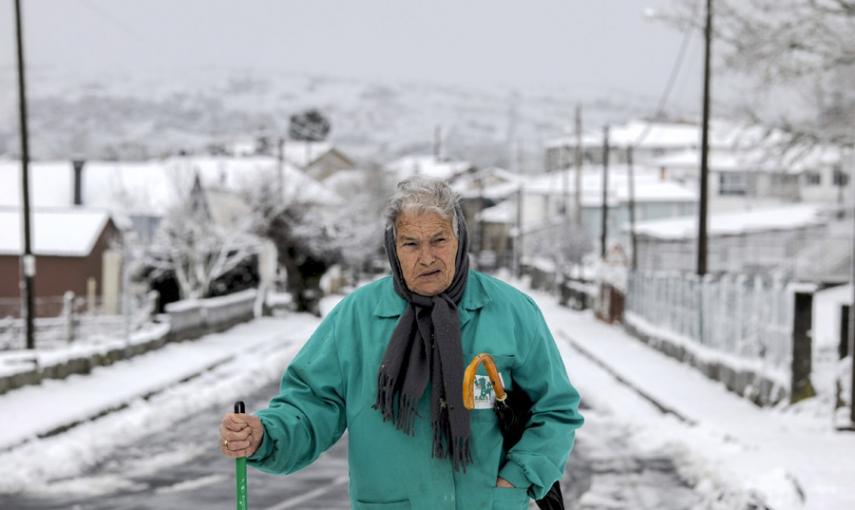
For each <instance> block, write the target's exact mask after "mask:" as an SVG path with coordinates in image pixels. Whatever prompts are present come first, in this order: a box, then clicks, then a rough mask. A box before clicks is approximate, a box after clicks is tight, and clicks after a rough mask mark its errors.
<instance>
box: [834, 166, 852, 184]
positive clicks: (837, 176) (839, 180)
mask: <svg viewBox="0 0 855 510" xmlns="http://www.w3.org/2000/svg"><path fill="white" fill-rule="evenodd" d="M848 184H849V175H847V174H846V173H845V172H843V170H840V169H839V168H837V169H835V170H834V185H835V186H840V187H844V186H846V185H848Z"/></svg>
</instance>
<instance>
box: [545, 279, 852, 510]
mask: <svg viewBox="0 0 855 510" xmlns="http://www.w3.org/2000/svg"><path fill="white" fill-rule="evenodd" d="M530 294H531V295H532V297H534V298H535V300H536V301H537V302H538V304H539V305H540V307H541V308H542V310H543V312H544V315H545V317H546V319H547V322H548V323H549V325H550V328H551V329H552V331H553V333H554V334H555V336H556V341H557V343H558V344H559V347H560V348H561V349H562V351H563V352H562V354H564V356H565V363H566V365H567V367H568V373H569V375H570V377H571V380H572V381H573V382H574V384H576V385H577V386H578V387H579V389H580V393H581V394H582V397H583V399H584V400H586V401H587V402H588V403H589V404H590V405H591V406H592V407H594V408H596V409H598V410H601V409H606V410H611V412H612V413H613V414H614V416H615V418H616V419H619V420H626V421H627V422H629V423H631V424H632V426H633V428H634V430H636V433H635V435H634V440H635V442H636V443H637V445H638V447H639V448H641V449H659V450H664V451H670V453H671V456H672V457H673V458H675V459H676V461H677V462H678V464H679V466H680V469H681V473H682V475H683V476H684V477H685V478H686V480H687V481H688V482H689V483H691V484H692V485H693V486H695V488H696V490H698V491H700V492H702V493H704V494H706V495H708V499H709V504H710V506H709V508H722V509H724V508H728V509H730V508H735V509H741V508H754V507H752V506H750V503H749V502H755V501H758V500H762V501H764V502H765V504H766V505H768V506H769V507H770V508H772V509H773V510H796V509H816V510H838V509H839V510H843V509H850V508H855V492H853V491H852V490H851V484H852V480H855V459H853V458H851V456H850V455H841V453H842V452H855V434H847V433H839V432H835V431H834V429H833V426H832V421H831V408H832V406H833V403H832V402H829V401H827V400H826V399H819V398H815V399H811V400H808V401H805V402H803V403H800V404H797V405H793V406H779V407H777V408H771V409H770V408H759V407H757V406H755V405H753V404H751V403H750V402H748V401H747V400H744V399H742V398H740V397H738V396H736V395H734V394H733V393H731V392H728V391H727V390H726V389H725V388H724V386H723V385H722V384H721V383H718V382H715V381H712V380H710V379H707V378H706V377H704V376H703V375H701V374H700V373H699V372H697V371H696V370H695V369H693V368H691V367H689V366H687V365H684V364H681V363H679V362H677V361H675V360H673V359H671V358H668V357H667V356H665V355H663V354H660V353H659V352H657V351H655V350H653V349H651V348H649V347H647V346H645V345H644V344H642V343H641V342H640V341H638V340H636V339H634V338H632V337H631V336H629V335H628V334H627V333H626V332H624V331H623V330H622V329H621V328H619V327H613V326H608V325H605V324H603V323H600V322H598V321H597V320H595V319H594V317H593V315H592V314H591V313H589V312H583V313H580V312H574V311H570V310H568V309H566V308H562V307H560V306H558V305H557V303H556V299H555V298H554V297H553V296H549V295H546V294H540V293H537V292H530ZM608 372H611V373H612V374H615V375H617V376H618V377H619V378H620V380H621V381H622V382H623V383H625V384H622V383H620V382H618V380H617V379H616V378H615V377H614V376H613V375H609V374H608ZM628 388H633V389H634V390H635V393H634V394H633V393H631V392H629V390H628ZM642 394H643V395H644V396H645V397H644V398H643V397H641V396H640V395H642ZM645 398H649V399H650V400H652V401H654V402H656V404H657V405H658V406H661V407H664V408H667V409H671V410H673V411H674V412H675V413H676V414H677V415H679V416H680V417H681V418H682V419H681V418H677V417H675V416H674V415H670V414H662V413H661V411H660V410H659V409H657V407H656V406H653V405H650V404H649V403H648V402H645ZM584 430H585V429H584V427H583V428H582V429H581V430H580V432H579V434H580V438H581V437H584V433H585V432H584Z"/></svg>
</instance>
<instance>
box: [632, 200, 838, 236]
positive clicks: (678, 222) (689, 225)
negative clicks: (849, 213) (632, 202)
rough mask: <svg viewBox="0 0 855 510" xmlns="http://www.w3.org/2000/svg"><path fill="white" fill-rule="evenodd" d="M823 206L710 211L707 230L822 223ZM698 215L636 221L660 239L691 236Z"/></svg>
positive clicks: (768, 228)
mask: <svg viewBox="0 0 855 510" xmlns="http://www.w3.org/2000/svg"><path fill="white" fill-rule="evenodd" d="M823 211H824V208H823V207H822V206H817V205H806V204H803V205H794V206H788V207H773V208H767V209H754V210H748V211H735V212H728V213H723V214H715V213H713V214H711V215H710V217H709V228H708V233H709V235H711V236H722V235H736V234H744V233H750V232H765V231H771V230H788V229H796V228H803V227H808V226H812V225H823V224H825V223H827V220H826V219H825V218H824V217H823V215H822V214H823ZM697 230H698V219H697V217H694V216H692V217H684V218H675V219H665V220H653V221H643V222H640V223H637V224H636V225H635V231H636V234H638V235H643V236H647V237H653V238H657V239H662V240H682V239H692V238H695V236H697Z"/></svg>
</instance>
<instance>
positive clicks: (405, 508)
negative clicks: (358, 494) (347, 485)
mask: <svg viewBox="0 0 855 510" xmlns="http://www.w3.org/2000/svg"><path fill="white" fill-rule="evenodd" d="M410 508H411V507H410V500H409V499H402V500H399V501H387V502H373V503H371V502H368V501H359V500H357V501H356V503H355V504H354V506H353V510H410Z"/></svg>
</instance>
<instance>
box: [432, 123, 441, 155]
mask: <svg viewBox="0 0 855 510" xmlns="http://www.w3.org/2000/svg"><path fill="white" fill-rule="evenodd" d="M433 160H434V161H441V160H442V126H440V125H439V124H437V125H436V126H435V127H434V129H433Z"/></svg>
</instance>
